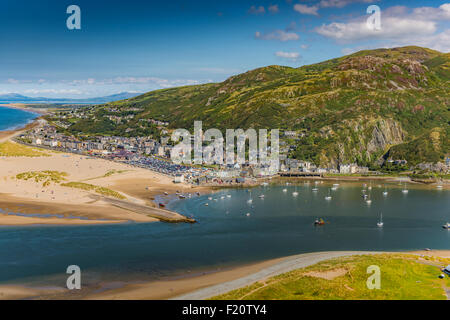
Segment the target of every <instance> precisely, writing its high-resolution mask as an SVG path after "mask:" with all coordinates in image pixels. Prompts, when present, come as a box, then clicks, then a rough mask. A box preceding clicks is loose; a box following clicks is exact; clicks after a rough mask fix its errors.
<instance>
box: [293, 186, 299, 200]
mask: <svg viewBox="0 0 450 320" xmlns="http://www.w3.org/2000/svg"><path fill="white" fill-rule="evenodd" d="M292 196H293V197H296V196H298V192H297V186H295V191H294V192H292Z"/></svg>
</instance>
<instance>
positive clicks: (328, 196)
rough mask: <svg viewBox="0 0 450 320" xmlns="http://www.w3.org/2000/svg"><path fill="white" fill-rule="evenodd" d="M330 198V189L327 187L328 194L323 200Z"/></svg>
mask: <svg viewBox="0 0 450 320" xmlns="http://www.w3.org/2000/svg"><path fill="white" fill-rule="evenodd" d="M331 199H332V198H331V195H330V190H329V189H328V195H327V196H326V197H325V200H327V201H330V200H331Z"/></svg>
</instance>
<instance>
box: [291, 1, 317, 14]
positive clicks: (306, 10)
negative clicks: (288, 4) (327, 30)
mask: <svg viewBox="0 0 450 320" xmlns="http://www.w3.org/2000/svg"><path fill="white" fill-rule="evenodd" d="M294 10H295V11H297V12H300V13H302V14H311V15H314V16H318V15H319V14H318V12H317V10H319V7H318V6H311V7H309V6H307V5H305V4H298V3H297V4H296V5H294Z"/></svg>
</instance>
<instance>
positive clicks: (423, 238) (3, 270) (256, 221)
mask: <svg viewBox="0 0 450 320" xmlns="http://www.w3.org/2000/svg"><path fill="white" fill-rule="evenodd" d="M313 187H314V185H313V184H310V185H304V184H302V185H300V186H297V187H295V186H289V187H286V186H276V187H273V186H271V187H260V188H256V189H252V192H251V194H250V193H249V192H248V190H246V189H230V190H224V191H220V192H218V193H215V194H213V195H205V196H201V197H193V198H192V199H187V200H180V201H176V202H173V203H171V204H170V205H169V208H170V209H173V210H176V211H178V212H180V213H182V214H186V215H193V216H194V217H195V218H196V219H197V220H198V221H199V223H197V224H193V225H191V224H166V223H159V222H158V223H148V224H136V223H129V224H123V225H100V226H82V227H81V226H33V227H0V257H1V258H0V281H3V282H5V281H12V282H18V283H20V282H23V281H25V279H24V278H25V277H31V278H34V279H36V278H39V279H47V278H46V277H44V278H42V277H43V276H51V275H56V276H57V277H56V278H55V279H56V280H55V279H54V280H52V281H53V282H51V284H52V285H53V284H61V281H62V280H61V279H59V278H58V276H60V277H61V278H62V277H65V276H66V275H65V270H66V268H67V266H68V265H71V264H76V265H79V266H80V267H81V269H82V271H83V275H84V276H85V279H91V280H92V281H93V282H95V281H99V279H101V280H111V279H114V280H116V281H117V280H123V281H129V280H133V279H149V278H155V277H160V276H167V275H174V274H178V273H180V272H186V271H187V270H189V271H191V272H196V271H197V270H200V269H202V270H206V269H210V268H214V267H218V266H221V267H225V266H233V265H239V264H244V263H249V262H256V261H261V260H264V259H270V258H277V257H282V256H286V255H292V254H298V253H303V252H314V251H324V250H393V251H396V250H412V249H421V248H427V247H428V248H434V249H450V232H449V231H448V230H444V229H443V228H442V227H441V226H442V225H443V224H444V223H445V222H447V221H449V220H450V212H449V208H450V197H449V195H450V193H449V191H443V190H441V191H439V190H414V189H410V190H409V193H408V194H406V195H405V194H403V193H402V191H401V187H398V186H393V187H392V188H389V189H388V191H389V194H388V196H387V197H384V196H383V195H382V192H383V191H384V188H377V187H375V186H374V187H373V189H372V190H371V191H367V192H368V193H370V195H371V199H372V201H373V202H372V204H371V205H370V206H369V205H367V203H366V202H365V201H364V200H363V199H362V197H361V194H362V193H361V189H362V187H361V185H356V184H353V185H347V186H343V185H342V186H340V187H339V188H338V189H337V190H336V191H330V186H326V185H320V186H318V188H319V191H318V192H312V190H311V189H312V188H313ZM285 188H287V189H288V190H287V192H283V189H285ZM295 190H297V191H298V193H299V195H298V197H293V196H292V192H294V191H295ZM329 192H331V195H332V200H331V201H325V199H324V198H325V196H326V195H328V193H329ZM260 194H264V195H265V198H264V200H262V199H260V198H258V195H260ZM226 195H230V196H231V197H230V198H228V197H227V196H226ZM208 197H213V199H216V201H215V200H208ZM222 197H223V199H222ZM250 197H252V198H253V203H252V204H248V203H247V200H248V199H249V198H250ZM205 203H209V206H205ZM381 212H382V213H383V220H384V227H383V228H378V227H377V225H376V223H377V221H378V219H379V215H380V213H381ZM247 213H249V214H250V215H249V216H248V215H247ZM317 217H322V218H324V219H325V221H326V222H327V224H326V225H325V226H322V227H314V225H313V222H314V220H315V218H317ZM46 281H50V280H46ZM49 284H50V283H49Z"/></svg>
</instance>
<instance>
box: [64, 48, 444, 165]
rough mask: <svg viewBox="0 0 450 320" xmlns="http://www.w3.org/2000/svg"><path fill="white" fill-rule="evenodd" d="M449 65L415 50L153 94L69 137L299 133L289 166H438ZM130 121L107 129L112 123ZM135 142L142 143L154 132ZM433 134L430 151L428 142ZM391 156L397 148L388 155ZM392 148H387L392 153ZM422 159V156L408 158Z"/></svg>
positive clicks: (80, 126)
mask: <svg viewBox="0 0 450 320" xmlns="http://www.w3.org/2000/svg"><path fill="white" fill-rule="evenodd" d="M449 89H450V56H449V54H443V53H440V52H437V51H434V50H430V49H426V48H420V47H403V48H394V49H378V50H366V51H361V52H357V53H355V54H352V55H349V56H344V57H341V58H337V59H332V60H329V61H325V62H322V63H318V64H314V65H309V66H303V67H300V68H297V69H296V68H290V67H282V66H268V67H264V68H259V69H255V70H251V71H248V72H246V73H243V74H239V75H236V76H233V77H231V78H229V79H227V80H226V81H224V82H222V83H214V84H205V85H197V86H186V87H179V88H171V89H164V90H157V91H152V92H149V93H146V94H144V95H141V96H138V97H135V98H132V99H128V100H123V101H117V102H112V103H109V104H105V105H101V106H97V107H96V108H95V112H94V117H91V118H90V119H89V120H88V119H84V120H80V121H78V122H77V123H75V124H73V125H72V126H71V127H70V128H69V131H71V132H73V133H79V132H84V133H90V134H102V133H105V132H106V133H110V134H111V133H114V134H120V133H122V131H124V130H125V128H136V129H132V130H131V132H130V130H128V131H129V132H128V133H127V134H133V130H137V131H138V129H137V128H138V125H137V124H139V121H140V119H155V120H164V121H169V122H170V128H173V129H174V128H187V129H192V128H193V123H194V121H195V120H202V121H203V127H204V129H207V128H209V127H214V128H219V129H226V128H243V129H246V128H250V127H253V128H256V129H257V128H280V129H289V130H303V131H304V132H305V133H306V136H305V137H303V138H302V139H301V140H300V141H297V142H296V143H297V145H298V147H297V150H296V151H295V152H293V153H292V154H291V156H292V157H295V158H299V159H305V160H311V161H314V162H315V163H316V164H318V165H333V166H336V165H337V164H338V163H350V162H354V161H357V162H358V163H359V164H361V165H375V164H380V163H382V157H383V156H385V157H386V156H387V155H389V153H388V152H389V151H390V149H391V148H392V150H391V152H390V155H392V156H398V157H402V158H403V159H406V160H408V161H413V162H414V163H420V162H430V161H433V162H434V161H438V160H442V159H443V157H444V155H445V154H446V153H447V152H448V143H444V142H447V141H448V125H449V121H450V111H449V106H450V94H449V92H450V90H449ZM120 113H121V114H133V115H135V117H134V118H133V119H132V120H130V121H128V122H126V123H123V124H122V126H117V125H114V124H113V123H112V122H111V121H110V120H108V119H106V117H107V116H109V115H117V114H120ZM139 130H140V131H141V132H136V133H135V134H136V135H139V134H147V133H149V132H153V131H154V130H149V131H144V132H142V129H139ZM432 130H434V131H436V130H437V131H439V132H440V138H439V139H435V141H434V142H433V143H431V144H430V143H429V141H428V140H427V139H426V138H425V137H426V135H427V134H428V135H429V134H430V132H431V131H432ZM394 146H395V147H394ZM393 147H394V148H393ZM415 148H419V149H420V150H421V152H420V154H417V153H416V152H414V150H415Z"/></svg>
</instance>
